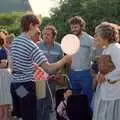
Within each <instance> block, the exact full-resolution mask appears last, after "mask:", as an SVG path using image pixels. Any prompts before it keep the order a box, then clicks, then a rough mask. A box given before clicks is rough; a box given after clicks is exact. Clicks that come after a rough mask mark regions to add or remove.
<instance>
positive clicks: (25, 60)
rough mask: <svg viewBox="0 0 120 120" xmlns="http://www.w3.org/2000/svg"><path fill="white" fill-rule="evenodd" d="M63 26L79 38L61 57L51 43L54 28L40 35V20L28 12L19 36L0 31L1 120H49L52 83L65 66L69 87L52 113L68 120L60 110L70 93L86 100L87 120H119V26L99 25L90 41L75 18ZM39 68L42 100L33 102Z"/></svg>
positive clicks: (63, 111)
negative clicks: (74, 47)
mask: <svg viewBox="0 0 120 120" xmlns="http://www.w3.org/2000/svg"><path fill="white" fill-rule="evenodd" d="M68 23H69V27H70V33H71V34H74V35H76V36H77V37H78V38H79V40H80V48H79V50H78V51H77V52H76V53H75V54H74V55H72V56H71V55H65V54H64V52H63V51H62V49H61V46H60V44H59V43H58V42H56V36H57V29H56V28H55V26H54V25H46V26H45V28H44V29H43V31H40V29H39V26H40V24H41V23H40V19H39V18H38V17H37V16H36V15H34V14H32V13H29V14H26V15H24V16H23V17H22V18H21V22H20V27H21V33H20V35H19V36H17V37H15V36H14V34H10V33H8V32H7V31H5V30H1V31H0V120H50V115H51V113H52V112H53V111H55V109H54V105H55V102H54V99H55V92H56V80H57V79H60V78H61V71H62V68H63V67H64V65H66V64H67V65H68V66H69V71H68V77H69V82H70V86H68V88H67V89H65V90H64V93H63V95H64V99H63V100H62V101H61V102H60V104H59V105H58V107H57V109H56V112H57V113H58V114H59V115H60V116H61V117H62V120H71V119H70V118H69V116H67V112H66V111H65V107H66V106H67V99H68V98H69V96H72V95H78V96H79V95H86V96H87V98H88V104H89V106H90V109H91V111H92V113H93V115H92V120H119V119H120V91H119V90H120V62H119V61H120V44H119V38H120V37H119V34H120V27H119V26H118V25H116V24H114V23H109V22H102V23H101V24H99V25H97V26H96V28H95V35H94V37H93V36H91V35H89V34H88V33H87V32H86V31H85V27H86V23H85V21H84V20H83V19H82V18H81V17H80V16H73V17H71V18H70V19H69V20H68ZM68 42H70V41H68ZM40 68H42V69H43V70H44V71H45V72H46V73H47V74H48V78H47V83H45V89H46V91H45V92H46V96H45V97H44V98H41V99H37V97H36V82H35V78H34V73H35V71H36V70H37V69H40ZM48 86H49V87H48ZM51 98H52V100H51ZM53 102H54V103H53ZM81 109H82V108H81ZM80 119H81V118H79V119H78V120H80Z"/></svg>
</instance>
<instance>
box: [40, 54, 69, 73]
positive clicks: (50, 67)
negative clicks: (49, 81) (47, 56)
mask: <svg viewBox="0 0 120 120" xmlns="http://www.w3.org/2000/svg"><path fill="white" fill-rule="evenodd" d="M67 59H68V56H65V57H63V58H62V59H61V60H59V61H58V62H56V63H52V64H50V63H43V64H42V66H41V67H42V68H43V69H44V70H45V71H46V72H48V73H49V72H51V71H54V70H59V69H60V68H62V67H63V66H64V64H66V62H67Z"/></svg>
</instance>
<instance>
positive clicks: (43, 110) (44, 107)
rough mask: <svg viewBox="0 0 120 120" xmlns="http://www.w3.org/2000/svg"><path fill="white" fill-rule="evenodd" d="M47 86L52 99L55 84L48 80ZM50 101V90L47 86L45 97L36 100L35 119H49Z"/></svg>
mask: <svg viewBox="0 0 120 120" xmlns="http://www.w3.org/2000/svg"><path fill="white" fill-rule="evenodd" d="M48 84H49V87H50V89H51V92H52V96H53V99H54V96H55V91H56V84H55V82H54V81H49V82H48ZM52 107H53V106H52V101H51V96H50V91H49V89H48V86H47V87H46V97H45V98H43V99H39V100H37V120H50V114H51V112H52Z"/></svg>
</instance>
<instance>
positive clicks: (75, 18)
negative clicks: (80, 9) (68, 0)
mask: <svg viewBox="0 0 120 120" xmlns="http://www.w3.org/2000/svg"><path fill="white" fill-rule="evenodd" d="M68 23H69V25H72V24H73V25H74V24H79V25H80V26H81V29H82V30H85V26H86V22H85V21H84V20H83V18H82V17H80V16H73V17H71V18H70V19H69V20H68Z"/></svg>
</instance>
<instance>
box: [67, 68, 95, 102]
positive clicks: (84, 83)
mask: <svg viewBox="0 0 120 120" xmlns="http://www.w3.org/2000/svg"><path fill="white" fill-rule="evenodd" d="M68 76H69V79H70V84H71V86H70V87H71V88H72V90H73V92H75V93H77V94H85V95H87V96H88V100H89V103H91V100H92V96H93V92H92V83H93V78H92V75H91V73H90V71H89V70H84V71H74V70H71V71H70V72H69V74H68Z"/></svg>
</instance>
